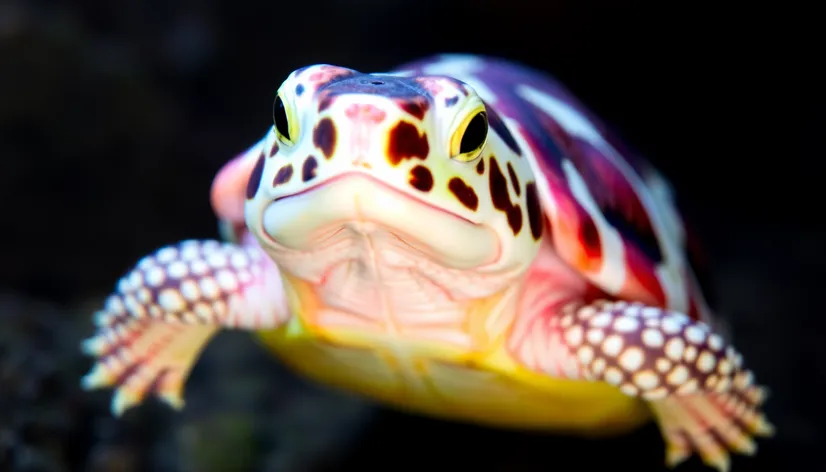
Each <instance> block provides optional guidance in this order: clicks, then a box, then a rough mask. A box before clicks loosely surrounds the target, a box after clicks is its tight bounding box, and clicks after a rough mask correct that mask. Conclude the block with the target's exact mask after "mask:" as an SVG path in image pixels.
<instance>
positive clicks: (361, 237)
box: [82, 53, 774, 471]
mask: <svg viewBox="0 0 826 472" xmlns="http://www.w3.org/2000/svg"><path fill="white" fill-rule="evenodd" d="M674 193H675V192H674V189H673V186H672V185H671V184H670V182H669V181H668V180H667V179H666V177H665V176H664V175H663V174H662V173H661V172H659V171H658V170H657V169H655V168H654V166H653V165H652V164H650V163H649V161H648V160H646V159H645V158H643V157H642V156H640V155H639V154H638V153H636V152H635V151H633V150H632V148H631V147H630V146H628V145H626V144H624V141H623V140H622V139H620V138H619V136H618V134H617V132H616V131H614V130H613V129H612V128H610V127H609V126H608V125H606V124H605V123H604V122H603V121H601V120H600V119H599V118H598V117H597V116H596V115H595V113H594V112H592V111H591V110H590V109H589V108H588V107H587V106H586V105H585V104H584V103H583V102H582V101H580V100H579V99H578V98H577V97H575V96H574V94H573V93H571V92H570V91H569V90H568V89H567V88H566V87H565V86H564V85H563V84H561V83H560V82H559V81H558V79H556V78H555V77H554V76H552V75H551V74H549V73H547V72H544V71H541V70H539V69H535V68H532V67H531V66H528V65H526V64H524V63H521V62H516V61H511V60H508V59H505V58H503V57H495V56H485V55H476V54H469V53H445V54H437V55H433V56H429V57H423V58H420V59H416V60H413V61H411V62H408V63H405V64H402V65H400V66H399V67H397V68H395V69H392V70H390V71H389V72H381V73H362V72H359V71H357V70H355V69H351V68H347V67H342V66H336V65H332V64H314V65H310V66H306V67H302V68H300V69H297V70H295V71H293V72H292V73H290V74H289V75H288V76H287V78H286V79H285V80H284V81H283V82H282V84H281V85H280V87H279V88H278V91H277V93H276V95H275V99H274V104H273V120H272V124H271V125H270V127H269V129H268V130H267V132H266V133H265V135H264V136H263V137H262V138H261V139H260V140H259V141H258V142H257V143H255V144H254V145H252V146H251V147H249V148H248V149H247V150H245V151H243V152H241V153H239V154H238V155H236V156H235V157H234V158H232V159H231V160H230V161H229V162H228V163H227V164H225V165H224V166H223V167H222V168H221V169H220V170H219V171H218V173H217V175H216V176H215V179H214V181H213V183H212V187H211V190H210V200H211V204H212V207H213V209H214V211H215V214H216V216H217V218H216V219H217V220H218V221H219V227H220V230H221V231H220V233H221V237H220V238H219V239H188V240H184V241H180V242H177V243H174V244H170V245H166V246H163V247H160V248H158V249H157V250H155V251H154V252H152V253H151V254H149V255H147V256H145V257H143V258H142V259H140V260H139V261H138V262H136V264H135V265H134V266H133V267H132V268H131V269H129V270H128V271H127V272H125V275H124V276H123V277H122V278H121V279H120V280H119V281H118V282H117V285H116V287H115V289H114V290H113V291H112V293H111V294H110V295H109V296H108V298H106V300H105V301H104V302H103V303H102V308H101V309H100V310H99V311H98V312H96V313H95V314H94V324H95V330H96V331H95V333H94V334H93V335H92V336H91V337H89V338H88V339H86V340H84V341H83V344H82V349H83V350H84V351H85V352H86V353H87V354H88V355H90V356H92V357H93V358H94V365H93V366H92V369H91V370H90V372H89V373H88V374H86V376H84V377H83V379H82V386H83V388H84V389H87V390H92V389H99V388H110V387H111V388H113V389H114V394H113V398H112V402H111V410H112V414H113V415H115V416H120V415H122V414H123V413H124V412H125V411H126V410H127V409H129V408H132V407H134V406H136V405H138V404H140V403H142V402H143V401H144V400H146V399H147V398H148V397H149V396H151V395H154V396H156V397H157V398H160V399H161V400H163V401H165V402H166V403H167V404H169V405H170V406H172V407H173V408H176V409H180V408H182V407H183V405H184V400H183V387H184V384H185V382H186V379H187V376H188V375H189V373H190V371H191V368H192V367H193V365H194V364H195V362H196V361H197V359H198V357H199V354H200V352H201V351H202V349H203V348H204V347H205V346H206V345H207V343H208V341H209V340H210V339H211V338H212V337H213V336H214V335H215V334H216V333H217V332H219V331H220V330H223V329H236V330H246V331H250V332H252V333H254V335H255V337H256V339H257V340H258V341H259V342H260V343H261V344H262V346H264V347H266V348H267V349H268V350H270V351H271V352H272V353H274V354H275V355H276V356H277V358H278V359H280V361H281V362H283V363H284V364H286V365H287V366H288V367H289V368H291V369H292V370H294V371H295V372H296V373H297V374H298V375H301V376H305V377H307V378H309V379H313V380H314V381H317V382H319V383H321V384H323V385H326V386H329V387H331V388H335V389H343V390H345V391H348V392H354V393H356V394H358V395H363V396H365V397H367V398H370V399H373V400H375V401H376V402H379V403H381V404H384V405H388V406H390V407H392V408H398V409H402V410H405V411H408V412H412V413H416V414H420V415H424V416H430V417H435V418H443V419H450V420H454V421H459V422H467V423H474V424H480V425H485V426H492V427H499V428H504V429H522V430H535V431H554V432H560V433H563V434H571V435H581V436H591V437H600V436H610V435H619V434H625V433H627V432H629V431H631V430H633V429H636V428H639V427H641V426H642V425H644V424H646V423H648V422H650V421H654V422H656V424H657V425H658V426H659V430H660V432H661V434H662V436H663V438H664V444H665V450H666V453H665V461H666V463H667V465H669V466H671V467H675V466H676V465H678V464H680V463H682V462H683V461H684V460H686V459H687V458H689V457H691V456H693V455H699V456H700V458H701V459H702V461H703V462H704V463H705V464H707V465H708V466H711V467H714V468H716V469H718V470H721V471H725V470H728V469H729V468H730V466H731V455H732V454H745V455H752V454H754V453H755V452H756V450H757V439H758V438H759V437H770V436H772V435H773V434H774V426H773V425H772V424H771V423H770V422H769V420H768V419H767V417H766V415H765V413H764V412H763V405H764V403H765V401H766V399H767V397H768V388H767V387H766V386H765V385H762V384H759V383H757V382H756V381H755V378H754V374H753V372H752V371H751V370H749V369H747V368H746V367H745V366H744V362H743V356H742V355H741V354H740V352H739V351H737V350H736V349H735V348H734V347H733V346H732V344H731V341H730V336H729V335H728V334H727V333H726V332H725V330H723V329H722V328H721V327H720V323H719V321H718V320H719V318H718V317H717V315H715V314H714V312H713V311H712V308H711V303H709V301H708V299H710V297H709V296H708V292H707V291H706V290H704V289H703V287H704V286H705V284H704V281H703V279H701V278H700V274H701V270H700V269H699V268H698V265H697V262H696V261H698V260H699V259H698V257H700V256H701V253H700V252H699V251H700V250H699V249H698V248H697V246H696V245H695V244H692V241H693V234H694V233H692V232H691V231H689V229H688V225H687V224H686V223H685V221H684V220H686V218H684V216H683V215H682V214H681V212H680V210H679V207H678V205H677V200H676V197H675V195H674Z"/></svg>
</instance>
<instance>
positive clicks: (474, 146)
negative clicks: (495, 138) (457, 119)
mask: <svg viewBox="0 0 826 472" xmlns="http://www.w3.org/2000/svg"><path fill="white" fill-rule="evenodd" d="M468 118H469V119H465V120H464V121H463V122H462V125H461V126H459V128H458V129H457V130H456V133H455V134H454V135H453V138H452V139H451V143H450V157H451V159H455V160H457V161H461V162H470V161H472V160H474V159H476V158H477V157H479V155H480V154H481V151H482V148H483V147H484V146H485V142H487V139H488V114H487V113H486V112H485V111H484V110H480V111H477V112H476V113H474V114H471V115H469V117H468Z"/></svg>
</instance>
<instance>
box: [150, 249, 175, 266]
mask: <svg viewBox="0 0 826 472" xmlns="http://www.w3.org/2000/svg"><path fill="white" fill-rule="evenodd" d="M177 257H178V250H177V249H175V248H174V247H165V248H163V249H161V250H160V251H158V253H157V254H156V255H155V259H156V260H157V261H158V262H159V263H161V264H168V263H170V262H172V261H174V260H175V258H177Z"/></svg>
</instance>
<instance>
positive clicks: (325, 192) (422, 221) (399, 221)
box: [258, 171, 500, 269]
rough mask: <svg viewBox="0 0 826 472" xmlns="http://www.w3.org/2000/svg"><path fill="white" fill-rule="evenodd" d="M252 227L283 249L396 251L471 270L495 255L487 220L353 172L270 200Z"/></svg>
mask: <svg viewBox="0 0 826 472" xmlns="http://www.w3.org/2000/svg"><path fill="white" fill-rule="evenodd" d="M258 226H259V228H260V230H259V231H258V233H259V235H261V236H263V237H264V239H265V240H266V241H267V242H268V243H269V246H270V247H271V248H272V249H273V250H275V251H276V252H278V253H282V254H285V255H286V254H287V253H291V252H292V253H294V252H301V253H313V254H321V253H326V252H327V251H334V250H339V251H351V252H353V253H354V254H356V253H358V252H359V251H361V250H362V249H360V248H364V251H369V252H371V253H372V254H381V253H382V251H387V254H390V253H392V252H394V251H395V252H398V251H400V250H401V251H404V252H405V254H407V257H415V258H417V259H421V258H422V257H426V258H428V259H430V260H432V261H435V262H438V263H439V264H441V265H443V266H446V267H451V268H455V269H472V268H478V267H480V266H483V265H487V264H490V263H493V262H495V260H496V259H497V258H498V257H499V254H500V244H499V241H498V239H497V236H496V233H495V231H493V229H492V228H490V227H489V226H487V225H485V224H480V223H476V222H473V221H470V220H468V219H467V218H465V217H463V216H461V215H457V214H455V213H453V212H450V211H448V210H446V209H444V208H440V207H439V206H438V205H435V204H433V203H431V202H428V201H426V200H423V199H422V198H420V197H418V196H416V195H413V194H410V193H407V192H405V191H403V190H401V189H398V188H395V187H393V186H392V185H390V184H388V183H387V182H384V181H382V180H380V179H378V178H376V177H375V176H372V175H370V174H367V173H365V172H357V171H356V172H348V173H344V174H341V175H338V176H336V177H334V178H331V179H328V180H326V181H324V182H321V183H318V184H316V185H313V186H312V187H308V188H306V189H303V190H302V191H300V192H296V193H293V194H290V195H285V196H281V197H278V198H276V199H274V200H272V201H270V202H269V203H267V204H266V205H265V206H264V208H263V209H262V211H261V213H260V220H259V223H258ZM274 255H275V254H274ZM332 256H333V254H330V257H332ZM319 257H320V256H319ZM371 257H372V256H371Z"/></svg>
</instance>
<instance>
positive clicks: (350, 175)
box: [270, 171, 479, 225]
mask: <svg viewBox="0 0 826 472" xmlns="http://www.w3.org/2000/svg"><path fill="white" fill-rule="evenodd" d="M346 179H364V180H365V181H367V183H372V184H373V185H378V186H381V187H383V188H384V189H385V190H386V191H389V192H393V193H395V194H397V195H398V196H401V197H403V198H405V199H408V200H413V201H415V202H417V203H418V204H420V205H424V206H426V207H429V208H431V209H433V210H434V211H438V212H442V213H444V214H446V215H450V216H452V217H454V218H458V219H460V220H463V221H465V222H466V223H468V224H472V225H479V224H478V223H475V222H473V221H471V220H469V219H467V218H465V217H464V216H462V215H459V214H457V213H453V212H450V211H447V210H445V209H444V208H441V207H438V206H436V205H434V204H433V203H430V202H428V201H427V200H424V199H422V198H421V197H419V196H417V195H414V194H412V193H407V192H404V191H402V190H399V189H397V188H395V187H393V186H391V185H388V184H387V183H386V182H384V181H382V180H380V179H379V178H377V177H375V176H374V175H372V174H370V173H367V172H361V171H352V172H345V173H342V174H340V175H337V176H335V177H332V178H330V179H327V180H325V181H322V182H318V183H316V184H314V185H311V186H309V187H307V188H305V189H303V190H300V191H298V192H295V193H290V194H287V195H281V196H278V197H276V198H274V199H273V200H272V202H271V203H270V204H275V203H277V202H279V201H282V200H287V199H290V198H297V197H301V196H302V195H306V194H308V193H311V192H315V191H318V190H319V189H322V188H324V187H328V186H331V185H335V184H336V183H337V182H339V181H341V180H346Z"/></svg>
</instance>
